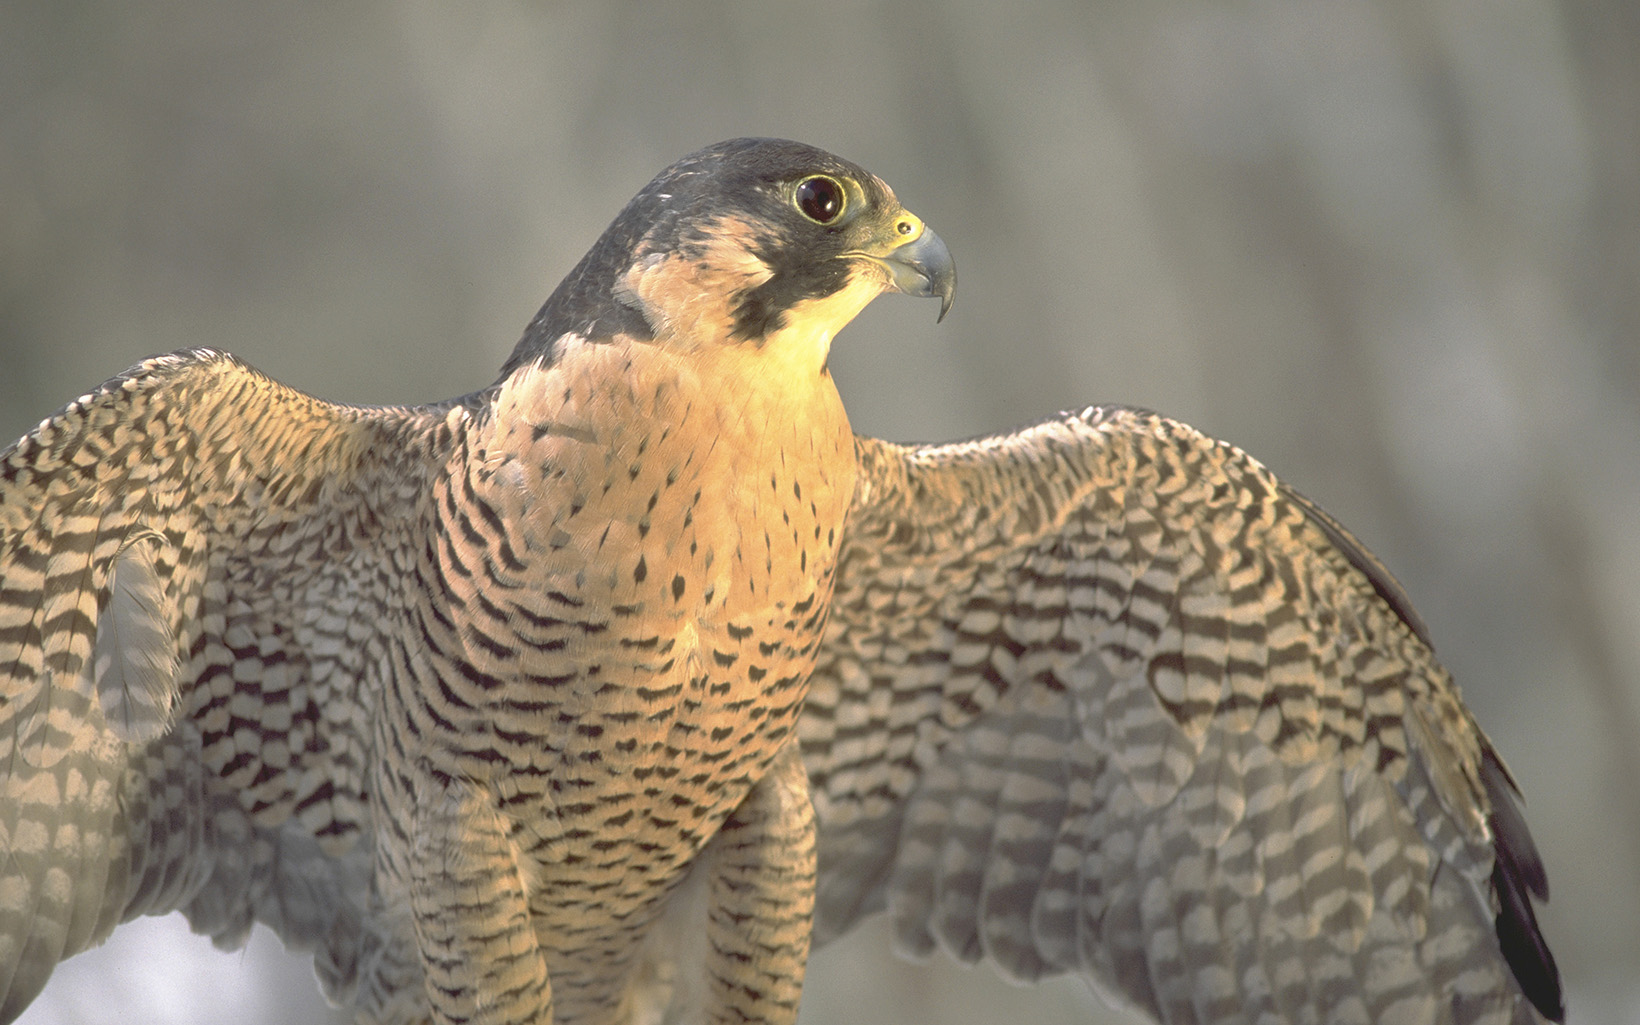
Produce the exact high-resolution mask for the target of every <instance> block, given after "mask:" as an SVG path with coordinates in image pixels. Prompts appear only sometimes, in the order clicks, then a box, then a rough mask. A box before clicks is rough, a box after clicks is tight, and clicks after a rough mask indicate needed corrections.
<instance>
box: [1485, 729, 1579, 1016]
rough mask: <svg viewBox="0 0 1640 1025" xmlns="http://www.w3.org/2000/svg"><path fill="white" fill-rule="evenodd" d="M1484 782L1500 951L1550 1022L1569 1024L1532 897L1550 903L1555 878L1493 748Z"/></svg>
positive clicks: (1487, 758) (1487, 757) (1488, 751)
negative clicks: (1547, 869) (1551, 880)
mask: <svg viewBox="0 0 1640 1025" xmlns="http://www.w3.org/2000/svg"><path fill="white" fill-rule="evenodd" d="M1481 782H1482V783H1483V784H1484V785H1485V787H1486V797H1487V800H1488V801H1489V802H1490V803H1491V805H1492V814H1491V816H1490V817H1489V820H1488V821H1489V822H1490V824H1491V827H1492V843H1493V847H1494V848H1495V849H1496V857H1495V860H1494V861H1493V863H1492V890H1493V892H1494V893H1496V894H1497V895H1498V918H1497V932H1498V946H1499V947H1501V948H1502V950H1503V958H1504V960H1505V961H1507V962H1508V963H1509V968H1510V970H1511V971H1513V972H1514V973H1515V981H1516V982H1518V983H1519V984H1520V989H1521V992H1522V993H1524V994H1526V999H1528V1000H1530V1001H1531V1002H1532V1006H1534V1007H1536V1008H1537V1009H1538V1011H1539V1012H1541V1013H1542V1014H1543V1016H1544V1017H1545V1018H1548V1019H1549V1020H1551V1021H1565V1020H1566V1001H1565V995H1564V994H1563V993H1562V991H1561V988H1560V969H1559V968H1558V967H1556V965H1555V956H1554V955H1553V954H1551V953H1550V952H1549V944H1548V942H1547V941H1545V940H1544V938H1543V933H1542V931H1541V930H1539V929H1538V923H1537V915H1536V914H1535V913H1534V912H1533V910H1532V896H1533V895H1536V896H1537V897H1538V898H1539V899H1542V900H1547V899H1548V897H1549V877H1548V874H1547V873H1546V872H1545V871H1544V869H1543V861H1542V859H1541V858H1539V857H1538V852H1537V845H1536V844H1534V843H1533V842H1532V834H1531V833H1530V832H1529V831H1528V830H1527V828H1526V819H1525V817H1524V816H1522V815H1521V812H1520V805H1519V802H1518V795H1517V792H1516V790H1515V788H1514V784H1513V781H1512V780H1511V779H1510V777H1509V771H1508V770H1507V769H1505V768H1504V767H1503V763H1502V762H1500V761H1499V760H1498V756H1497V754H1496V753H1495V752H1494V751H1492V749H1491V748H1490V747H1488V748H1486V749H1485V750H1484V751H1483V752H1482V754H1481Z"/></svg>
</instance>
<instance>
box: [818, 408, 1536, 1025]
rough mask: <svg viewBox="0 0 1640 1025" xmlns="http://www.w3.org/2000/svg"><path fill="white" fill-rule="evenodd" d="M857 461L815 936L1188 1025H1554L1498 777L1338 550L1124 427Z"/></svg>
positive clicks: (1298, 516)
mask: <svg viewBox="0 0 1640 1025" xmlns="http://www.w3.org/2000/svg"><path fill="white" fill-rule="evenodd" d="M858 451H859V456H860V464H861V474H862V476H861V480H860V484H859V486H858V490H857V494H856V499H855V504H854V508H853V509H852V511H851V513H850V519H849V521H848V525H847V530H846V536H845V540H844V550H843V557H842V562H841V565H840V568H839V572H838V578H837V590H836V597H835V602H834V605H833V608H832V614H831V620H830V625H829V627H828V630H827V634H826V639H825V642H824V647H823V651H822V654H821V662H820V666H819V668H818V669H817V671H816V673H815V675H814V681H813V689H812V691H811V694H810V697H809V703H808V707H807V709H806V711H805V714H804V720H803V729H804V733H803V743H804V752H805V757H806V761H807V763H808V767H809V771H810V774H811V776H812V780H813V786H814V791H815V800H816V806H817V810H818V812H819V817H820V823H821V840H820V869H821V881H820V887H821V888H820V896H819V905H818V910H817V915H818V919H819V921H818V930H817V938H818V939H821V940H824V939H825V938H827V937H829V936H832V935H835V934H837V933H838V932H840V931H841V930H843V929H846V928H847V927H848V926H849V925H850V924H852V923H853V922H854V921H856V920H857V919H858V918H860V917H861V916H863V915H865V914H867V913H870V912H873V911H877V910H881V909H884V908H886V909H887V910H888V911H889V913H890V914H891V915H892V917H893V920H894V925H895V934H896V938H897V943H898V945H899V946H900V947H901V949H902V950H904V951H906V952H909V953H912V954H923V953H927V952H929V951H930V950H932V949H933V948H935V947H939V948H942V949H944V950H945V951H947V952H948V953H950V954H951V955H953V956H955V957H957V958H959V959H961V960H963V961H976V960H979V959H982V958H984V959H988V960H990V961H992V962H993V963H994V964H996V965H997V966H998V967H999V968H1000V969H1001V970H1002V971H1003V972H1004V973H1006V974H1007V975H1009V976H1011V977H1013V978H1016V979H1035V978H1038V977H1040V976H1043V975H1047V974H1054V973H1060V972H1072V973H1078V974H1080V975H1082V976H1083V977H1085V978H1088V979H1090V980H1093V981H1095V982H1097V983H1099V984H1101V988H1103V989H1105V990H1107V991H1110V990H1114V991H1116V993H1118V994H1120V995H1121V996H1124V997H1125V998H1126V999H1127V1001H1130V1002H1131V1003H1133V1004H1135V1005H1137V1006H1138V1007H1140V1008H1142V1009H1145V1010H1147V1011H1149V1012H1150V1013H1151V1014H1154V1015H1156V1016H1157V1017H1159V1018H1161V1019H1163V1020H1165V1021H1169V1022H1232V1021H1256V1020H1281V1021H1327V1022H1342V1021H1361V1022H1369V1021H1427V1022H1436V1021H1442V1022H1447V1021H1451V1022H1469V1021H1519V1022H1525V1021H1533V1020H1536V1017H1535V1014H1536V1012H1534V1010H1533V1008H1532V1006H1531V1005H1532V1004H1535V1005H1536V1007H1537V1009H1538V1010H1540V1011H1541V1012H1542V1013H1544V1014H1547V1015H1549V1016H1550V1017H1559V1015H1560V1010H1561V999H1560V990H1559V981H1558V976H1557V974H1556V969H1555V966H1554V962H1553V959H1552V958H1551V957H1550V955H1549V952H1548V950H1547V948H1546V947H1545V946H1544V944H1543V941H1542V938H1541V936H1540V935H1539V933H1538V930H1537V925H1536V922H1535V921H1534V919H1533V912H1532V905H1531V897H1530V896H1529V894H1536V895H1537V896H1539V897H1543V896H1546V894H1547V886H1546V883H1545V879H1544V874H1543V869H1542V866H1541V863H1540V862H1539V860H1538V857H1537V853H1536V851H1535V850H1534V849H1533V847H1532V842H1531V838H1530V836H1529V835H1528V833H1527V831H1526V828H1525V824H1524V820H1523V819H1522V818H1521V816H1520V812H1519V809H1518V806H1517V804H1516V800H1517V794H1516V793H1515V787H1514V783H1513V781H1512V780H1511V779H1510V778H1509V776H1508V774H1507V772H1506V770H1505V769H1504V768H1503V765H1502V763H1501V762H1500V761H1499V760H1498V757H1497V755H1496V754H1495V753H1494V752H1493V751H1492V748H1491V746H1490V743H1489V742H1488V741H1487V739H1486V737H1485V736H1484V735H1483V734H1482V733H1481V731H1480V729H1479V728H1478V727H1477V726H1476V725H1475V723H1474V720H1473V719H1472V718H1471V717H1470V715H1469V713H1468V711H1467V710H1466V709H1465V708H1464V706H1463V705H1462V704H1461V702H1460V700H1459V698H1458V693H1457V690H1456V688H1455V686H1454V685H1453V683H1452V681H1451V679H1450V677H1449V676H1448V674H1447V673H1446V671H1445V670H1444V669H1443V668H1442V667H1441V666H1440V664H1439V663H1438V662H1436V660H1435V657H1434V655H1433V653H1432V651H1431V650H1430V646H1429V643H1428V640H1427V638H1426V637H1425V636H1424V632H1423V629H1422V627H1421V626H1420V625H1419V623H1418V622H1417V620H1416V618H1415V617H1414V616H1413V614H1412V612H1411V609H1410V606H1409V604H1408V603H1407V601H1406V599H1405V597H1404V596H1403V595H1402V593H1401V591H1400V589H1399V587H1398V585H1396V584H1395V582H1394V580H1393V579H1392V578H1391V577H1390V576H1389V574H1388V573H1387V572H1386V571H1385V570H1384V569H1383V567H1382V566H1381V565H1380V564H1379V563H1378V562H1377V560H1376V559H1374V558H1373V557H1372V556H1371V555H1370V554H1368V553H1367V552H1366V551H1365V550H1364V549H1363V548H1362V547H1361V546H1360V544H1359V543H1358V542H1356V541H1355V540H1354V539H1353V538H1352V537H1351V536H1350V535H1349V534H1348V532H1346V531H1345V530H1344V529H1343V528H1342V527H1341V526H1340V525H1338V524H1337V523H1336V522H1335V521H1334V520H1332V519H1331V518H1330V517H1328V516H1326V515H1325V514H1324V513H1322V512H1321V511H1320V510H1319V509H1317V508H1316V507H1315V506H1314V505H1313V504H1311V503H1310V502H1308V501H1307V500H1305V499H1304V498H1303V497H1302V496H1300V495H1298V494H1297V493H1295V492H1293V491H1292V490H1290V489H1289V488H1287V487H1286V486H1284V485H1283V484H1281V483H1280V482H1279V481H1277V480H1276V479H1275V478H1274V477H1273V476H1272V475H1271V474H1270V473H1269V472H1268V471H1267V470H1266V469H1264V467H1262V466H1261V465H1259V464H1258V463H1257V462H1256V461H1254V460H1253V459H1252V458H1250V457H1249V456H1247V455H1246V454H1245V453H1242V452H1240V451H1239V450H1237V449H1235V448H1233V447H1231V446H1229V445H1225V444H1222V443H1219V442H1216V441H1213V440H1212V439H1210V438H1207V437H1204V436H1203V435H1201V434H1199V433H1198V432H1196V431H1194V430H1192V429H1191V428H1189V427H1186V426H1185V425H1183V424H1180V423H1177V422H1175V421H1170V420H1167V419H1164V418H1162V417H1158V416H1155V415H1153V414H1148V413H1143V412H1139V411H1134V410H1128V409H1105V408H1093V409H1088V410H1086V411H1084V412H1082V413H1080V414H1075V415H1066V416H1063V417H1062V418H1060V419H1057V420H1052V421H1049V422H1046V423H1043V424H1041V425H1039V426H1037V427H1034V428H1031V429H1028V430H1025V431H1022V432H1019V433H1017V434H1013V435H1007V436H1001V437H996V438H990V439H985V440H980V441H974V442H968V443H963V444H956V445H945V446H938V447H903V446H899V445H892V444H888V443H885V442H879V441H873V440H870V439H865V438H862V439H859V441H858ZM1523 994H1524V996H1525V998H1526V999H1522V995H1523Z"/></svg>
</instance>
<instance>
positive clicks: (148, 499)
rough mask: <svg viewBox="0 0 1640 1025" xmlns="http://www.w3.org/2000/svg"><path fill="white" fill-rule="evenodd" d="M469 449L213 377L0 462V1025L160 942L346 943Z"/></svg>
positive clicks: (397, 417) (118, 388)
mask: <svg viewBox="0 0 1640 1025" xmlns="http://www.w3.org/2000/svg"><path fill="white" fill-rule="evenodd" d="M452 415H456V414H452ZM447 436H448V427H447V426H446V423H445V417H444V415H443V414H442V413H441V412H440V411H438V410H433V409H429V410H397V409H364V408H352V407H345V406H336V405H332V404H329V403H324V402H321V401H319V400H316V399H312V398H310V397H308V396H306V395H303V394H301V393H299V392H296V391H294V390H292V389H289V388H286V387H284V386H282V385H279V384H277V383H275V382H273V381H271V380H269V379H268V378H266V377H264V376H263V375H261V374H259V373H257V372H256V371H254V370H252V369H250V368H249V367H246V366H244V365H243V364H241V363H239V362H238V361H237V360H234V359H233V358H232V357H230V356H227V355H225V354H222V353H217V352H213V351H210V350H191V351H184V352H178V353H174V354H171V355H168V356H161V357H156V358H154V359H150V360H148V361H146V362H144V363H142V364H139V365H138V366H136V367H134V368H132V369H131V370H130V371H128V372H127V373H125V374H123V375H121V376H119V377H116V378H114V379H112V380H110V381H108V382H107V383H106V384H104V385H102V386H101V387H100V388H98V389H96V390H95V391H92V392H90V393H88V394H86V395H84V396H82V397H81V398H79V399H77V400H75V401H74V402H71V403H69V404H68V405H67V406H65V407H64V408H63V409H62V410H61V411H59V412H58V413H57V414H55V415H54V416H52V417H50V418H48V419H47V420H45V421H43V422H42V423H41V424H40V425H39V426H38V427H37V428H36V429H35V430H34V431H33V432H31V433H30V434H28V435H26V436H25V437H24V438H22V439H21V440H20V441H18V442H17V443H16V444H15V445H13V446H11V447H10V448H9V449H6V450H4V451H0V855H3V857H0V863H3V865H4V867H3V868H0V966H3V967H0V1021H9V1020H11V1019H12V1018H13V1017H15V1016H16V1015H17V1014H18V1013H20V1011H21V1009H22V1007H23V1006H25V1005H26V1004H27V1002H28V1001H29V1000H30V999H32V997H33V996H34V994H35V993H37V992H38V991H39V989H40V988H41V987H42V986H43V985H44V983H45V980H46V977H47V976H48V975H49V974H50V971H51V969H52V967H53V966H54V965H55V963H56V962H57V961H59V960H61V959H62V958H64V957H66V956H68V955H70V954H73V953H75V952H77V951H78V950H81V949H83V948H85V947H87V946H89V945H92V944H94V943H97V942H100V941H101V940H102V939H103V938H105V937H106V936H107V935H108V933H109V931H110V930H111V929H112V928H113V927H114V926H115V925H116V924H117V923H118V922H120V921H123V920H125V919H127V918H131V917H134V916H136V915H138V914H143V913H158V912H162V911H168V910H171V909H174V908H179V907H180V908H183V909H184V910H186V911H188V913H189V916H190V919H191V921H192V923H193V925H194V927H195V928H196V929H197V930H199V931H202V932H208V933H211V934H212V935H213V936H214V937H216V939H217V940H218V942H219V943H223V944H225V945H227V944H234V943H236V942H237V941H239V940H241V939H242V938H243V936H244V935H245V934H246V933H247V932H248V930H249V928H250V924H251V921H252V920H253V918H254V919H261V920H264V921H268V922H270V924H273V925H274V926H275V927H276V928H278V929H279V931H280V932H281V933H282V934H283V935H284V936H285V938H286V940H287V942H290V943H292V944H293V945H295V946H298V947H311V946H313V945H314V944H315V943H316V942H319V941H320V940H325V939H327V933H328V934H329V937H328V938H329V940H330V941H331V942H337V941H338V940H339V938H342V937H345V936H346V935H347V933H348V923H346V922H343V921H342V919H343V918H344V917H346V916H348V915H350V914H354V913H355V912H356V907H355V906H354V905H356V903H357V899H358V898H357V896H356V895H355V896H354V897H352V898H349V897H348V895H347V893H346V892H345V888H344V887H342V886H340V885H339V884H338V882H337V880H339V879H340V878H341V877H342V875H344V874H345V873H347V872H350V871H353V870H354V868H353V866H350V865H348V864H344V863H343V861H338V860H336V859H337V858H341V859H343V860H344V861H358V860H359V859H364V860H365V861H366V862H368V852H367V847H366V845H361V844H358V843H356V842H355V841H357V839H358V838H359V837H360V836H361V835H364V834H367V833H368V830H367V829H366V816H367V815H368V809H367V807H366V803H365V802H366V797H365V794H366V786H365V776H364V773H365V765H366V750H365V744H366V742H367V739H368V736H369V734H368V730H367V729H365V727H364V724H365V723H366V722H367V716H368V713H369V705H370V699H369V695H368V688H367V686H366V679H365V678H366V676H367V674H368V672H369V671H370V669H371V667H372V665H373V663H379V659H376V658H375V653H378V652H379V651H380V649H381V643H380V634H381V632H382V631H384V630H387V629H390V628H391V624H392V622H393V619H392V606H393V603H394V600H395V599H394V595H393V589H392V587H391V581H392V579H393V575H394V566H395V564H396V563H398V564H402V562H403V560H404V559H405V558H406V555H405V553H406V552H407V551H409V550H410V549H409V546H410V545H411V543H412V536H411V529H412V528H411V524H412V523H413V520H414V518H415V511H416V509H417V503H418V502H419V501H420V496H421V495H423V494H425V493H426V488H425V486H424V484H425V481H426V480H427V478H428V477H429V475H430V473H431V472H432V471H433V470H434V468H435V467H436V466H437V465H438V463H439V461H440V456H439V452H440V451H441V449H442V447H443V446H444V445H446V444H447V441H448V438H447ZM321 844H322V845H323V847H324V850H325V853H321ZM349 851H351V852H352V853H349ZM353 882H355V883H356V882H357V880H353ZM316 890H317V891H323V893H322V894H321V893H318V892H316ZM350 900H351V902H352V903H350ZM352 928H353V930H354V931H355V932H356V931H357V925H356V923H354V924H353V926H352ZM341 941H342V942H345V940H341ZM337 956H340V957H342V958H344V959H345V957H346V955H345V954H341V955H337ZM343 983H344V984H345V980H343Z"/></svg>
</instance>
